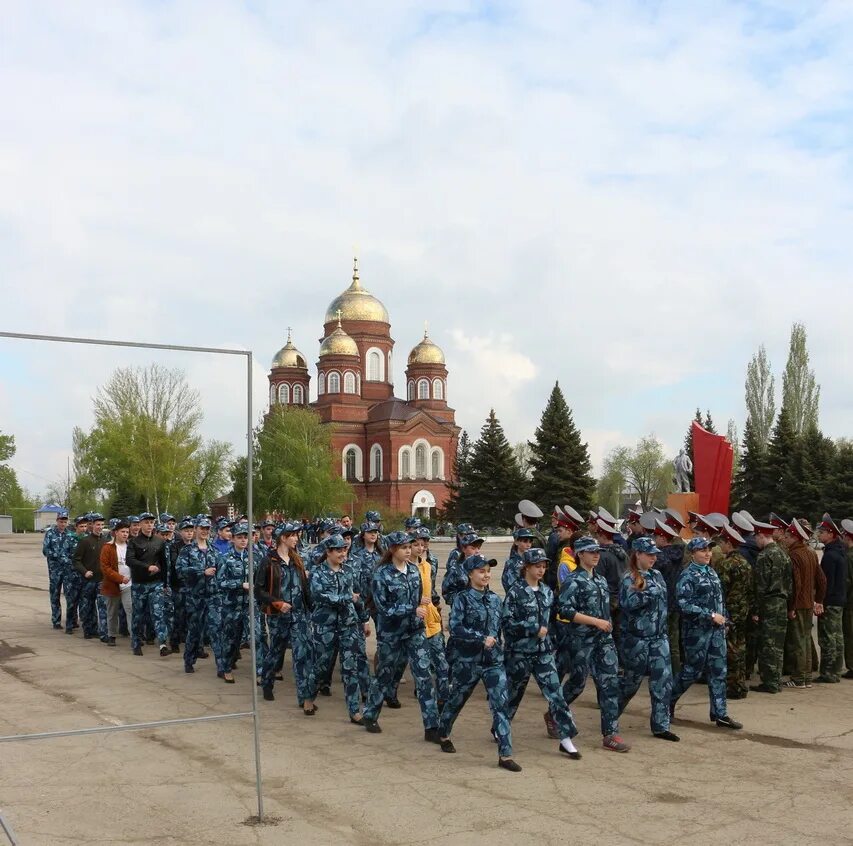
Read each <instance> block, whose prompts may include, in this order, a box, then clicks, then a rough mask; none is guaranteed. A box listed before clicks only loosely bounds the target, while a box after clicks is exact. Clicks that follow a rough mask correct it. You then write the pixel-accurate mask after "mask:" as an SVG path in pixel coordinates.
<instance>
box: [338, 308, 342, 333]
mask: <svg viewBox="0 0 853 846" xmlns="http://www.w3.org/2000/svg"><path fill="white" fill-rule="evenodd" d="M342 314H343V312H342V311H341V310H340V309H338V311H337V317H338V329H340V328H341V315H342Z"/></svg>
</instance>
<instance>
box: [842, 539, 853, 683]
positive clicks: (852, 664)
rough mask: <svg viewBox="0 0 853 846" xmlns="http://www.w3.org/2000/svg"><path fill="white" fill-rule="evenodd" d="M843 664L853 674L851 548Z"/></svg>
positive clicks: (848, 563)
mask: <svg viewBox="0 0 853 846" xmlns="http://www.w3.org/2000/svg"><path fill="white" fill-rule="evenodd" d="M842 619H843V626H844V663H845V665H846V666H847V672H848V673H853V546H851V547H848V548H847V602H846V603H845V605H844V617H843V618H842Z"/></svg>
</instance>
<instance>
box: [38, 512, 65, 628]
mask: <svg viewBox="0 0 853 846" xmlns="http://www.w3.org/2000/svg"><path fill="white" fill-rule="evenodd" d="M71 543H72V541H71V532H70V531H69V530H68V512H67V511H60V512H59V513H58V514H57V515H56V523H54V525H52V526H51V527H50V528H49V529H48V530H47V531H46V532H45V533H44V541H43V542H42V545H41V554H42V555H43V556H44V557H45V558H46V559H47V578H48V585H49V588H48V591H49V596H50V622H51V624H52V625H53V627H54V628H55V629H61V628H62V606H61V605H60V597H61V594H62V587H63V584H64V585H65V617H66V619H68V618H69V617H72V613H71V612H72V609H71V608H70V607H69V605H68V571H69V570H70V569H71V554H70V552H69V550H70V549H71Z"/></svg>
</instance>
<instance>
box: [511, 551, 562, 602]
mask: <svg viewBox="0 0 853 846" xmlns="http://www.w3.org/2000/svg"><path fill="white" fill-rule="evenodd" d="M519 578H521V556H520V555H519V554H518V551H517V550H516V549H515V548H513V551H512V552H511V553H510V556H509V558H507V560H506V561H505V562H504V569H503V573H501V585H502V587H503V589H504V594H505V595H506V594H509V589H510V588H511V587H512V586H513V585H514V584H515V583H516V582H517V581H518V580H519ZM546 587H547V585H546ZM549 590H550V588H549ZM551 595H552V597H553V591H552V592H551Z"/></svg>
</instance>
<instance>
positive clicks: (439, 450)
mask: <svg viewBox="0 0 853 846" xmlns="http://www.w3.org/2000/svg"><path fill="white" fill-rule="evenodd" d="M434 455H437V456H438V475H437V476H436V475H435V474H434V473H433V472H432V457H433V456H434ZM429 472H430V478H432V479H444V450H443V449H442V448H441V447H433V448H432V449H431V450H430V453H429Z"/></svg>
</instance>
